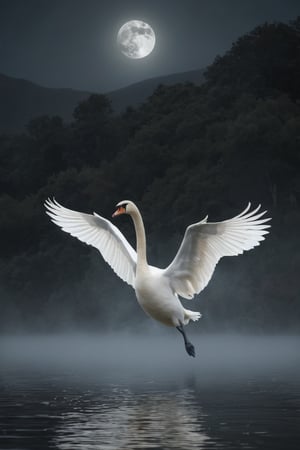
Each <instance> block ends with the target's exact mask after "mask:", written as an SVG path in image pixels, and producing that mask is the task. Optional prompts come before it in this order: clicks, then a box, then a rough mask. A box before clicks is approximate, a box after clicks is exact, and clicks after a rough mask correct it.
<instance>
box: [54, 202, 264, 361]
mask: <svg viewBox="0 0 300 450" xmlns="http://www.w3.org/2000/svg"><path fill="white" fill-rule="evenodd" d="M45 206H46V208H47V214H48V215H49V216H50V217H51V219H52V221H53V222H54V223H55V224H56V225H58V226H60V227H61V228H62V229H63V230H64V231H66V232H68V233H70V234H71V235H72V236H75V237H77V238H78V239H80V240H81V241H83V242H85V243H87V244H89V245H92V246H94V247H96V248H97V249H98V250H99V251H100V253H101V254H102V256H103V258H104V259H105V261H106V262H107V263H108V264H109V265H110V266H111V267H112V269H113V270H114V271H115V272H116V274H117V275H118V276H119V277H120V278H122V279H123V280H124V281H125V282H126V283H128V284H130V285H131V286H132V287H133V288H134V289H135V292H136V297H137V300H138V302H139V304H140V306H141V307H142V308H143V310H144V311H145V312H146V313H147V314H148V315H149V316H151V317H153V319H155V320H158V321H159V322H161V323H163V324H165V325H169V326H173V327H176V328H177V329H178V330H179V331H180V332H181V333H182V334H183V338H184V342H185V346H186V350H187V352H188V353H189V354H190V355H191V356H195V351H194V347H193V345H192V344H191V343H190V342H189V341H188V340H187V337H186V335H185V332H184V329H183V325H187V324H188V323H189V321H190V320H194V321H195V320H198V319H199V318H200V317H201V314H200V313H199V312H196V311H190V310H187V309H185V308H184V307H183V306H182V304H181V302H180V300H179V298H178V295H180V296H181V297H184V298H189V299H191V298H193V296H194V295H195V294H197V293H199V292H201V291H202V290H203V289H204V288H205V286H206V285H207V284H208V282H209V280H210V278H211V277H212V274H213V272H214V269H215V266H216V264H217V262H218V261H219V259H220V258H221V257H222V256H233V255H238V254H241V253H243V252H244V251H245V250H250V249H252V248H253V247H255V246H257V245H259V242H260V241H262V240H264V235H265V234H266V233H268V231H266V228H268V227H269V225H266V224H265V222H267V221H268V220H270V219H261V217H262V216H263V215H264V214H265V212H266V211H264V212H260V213H258V214H257V212H258V210H259V208H260V206H259V207H258V208H256V209H255V210H253V211H251V212H248V211H249V209H250V203H249V205H248V206H247V208H246V209H245V210H244V211H243V212H242V213H241V214H239V215H238V216H236V217H234V218H233V219H229V220H225V221H223V222H216V223H208V222H207V217H206V218H205V219H203V220H202V221H200V222H198V223H196V224H193V225H190V226H189V227H188V228H187V229H186V232H185V235H184V238H183V241H182V244H181V246H180V248H179V250H178V252H177V255H176V256H175V258H174V260H173V261H172V263H171V264H170V265H169V266H168V267H167V268H166V269H159V268H157V267H153V266H150V265H149V264H148V262H147V254H146V237H145V229H144V224H143V220H142V217H141V214H140V212H139V210H138V208H137V207H136V205H135V204H134V203H133V202H131V201H129V200H126V201H122V202H120V203H118V205H117V210H116V212H115V213H114V214H113V217H114V216H117V215H120V214H129V215H130V216H131V217H132V220H133V223H134V227H135V232H136V241H137V251H136V252H135V250H134V249H133V248H132V246H131V245H130V244H129V243H128V241H127V240H126V238H125V237H124V236H123V234H122V233H121V232H120V231H119V229H118V228H117V227H115V226H114V225H113V224H112V223H111V222H110V221H109V220H107V219H104V218H103V217H101V216H99V215H98V214H96V213H94V214H93V215H90V214H84V213H80V212H77V211H72V210H70V209H67V208H64V207H63V206H61V205H60V204H59V203H58V202H56V201H55V200H54V201H51V200H50V199H48V200H47V201H46V203H45Z"/></svg>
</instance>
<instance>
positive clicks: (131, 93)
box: [107, 69, 204, 111]
mask: <svg viewBox="0 0 300 450" xmlns="http://www.w3.org/2000/svg"><path fill="white" fill-rule="evenodd" d="M203 74H204V69H200V70H191V71H189V72H180V73H174V74H171V75H165V76H161V77H155V78H149V79H147V80H144V81H140V82H139V83H134V84H131V85H129V86H126V87H124V88H122V89H117V90H116V91H112V92H109V93H108V94H107V95H108V97H109V98H110V99H111V101H112V105H113V108H114V109H115V111H122V110H124V109H125V108H126V107H127V106H129V105H132V106H136V105H138V104H140V103H142V102H143V101H145V100H146V98H147V97H149V96H150V95H151V94H152V93H153V91H154V90H155V88H156V87H157V86H158V85H160V84H165V85H167V86H169V85H172V84H177V83H185V82H191V83H194V84H202V83H203V81H204V75H203Z"/></svg>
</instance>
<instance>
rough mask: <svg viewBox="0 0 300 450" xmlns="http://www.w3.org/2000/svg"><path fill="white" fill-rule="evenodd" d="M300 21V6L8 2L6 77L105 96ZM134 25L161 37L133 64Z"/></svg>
mask: <svg viewBox="0 0 300 450" xmlns="http://www.w3.org/2000/svg"><path fill="white" fill-rule="evenodd" d="M297 15H300V2H299V0H243V1H241V0H226V1H225V0H210V1H207V0H205V1H203V0H186V1H182V0H160V1H158V0H152V1H149V0H146V1H145V0H138V1H134V0H131V1H129V0H128V1H124V0H121V1H120V0H109V1H107V0H1V3H0V73H3V74H6V75H9V76H13V77H17V78H25V79H27V80H30V81H33V82H35V83H38V84H41V85H44V86H47V87H70V88H74V89H80V90H89V91H96V92H106V91H110V90H114V89H118V88H120V87H123V86H126V85H129V84H132V83H134V82H137V81H141V80H144V79H146V78H151V77H155V76H159V75H167V74H171V73H175V72H182V71H188V70H193V69H200V68H203V67H205V66H206V65H207V64H209V63H211V62H212V61H213V60H214V58H215V56H216V55H217V54H223V53H224V51H226V50H227V49H229V48H230V45H231V43H232V42H233V41H234V40H236V39H237V38H238V37H239V36H241V35H242V34H244V33H245V32H247V31H250V30H251V29H253V28H254V27H255V26H256V25H259V24H261V23H263V22H265V21H274V20H276V21H288V20H293V19H295V18H296V17H297ZM130 19H141V20H143V21H145V22H147V23H149V24H150V25H151V26H152V27H153V29H154V31H155V33H156V39H157V45H156V47H155V49H154V51H153V52H152V54H151V55H150V56H148V57H147V58H145V59H140V60H131V59H129V58H126V57H125V56H124V55H122V54H121V52H120V50H119V48H118V47H117V44H116V35H117V32H118V29H119V28H120V26H121V25H123V23H125V22H126V21H128V20H130Z"/></svg>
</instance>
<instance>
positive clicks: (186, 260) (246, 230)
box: [165, 203, 271, 298]
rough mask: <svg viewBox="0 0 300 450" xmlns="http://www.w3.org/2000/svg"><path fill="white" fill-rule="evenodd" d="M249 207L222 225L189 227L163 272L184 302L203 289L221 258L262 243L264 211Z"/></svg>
mask: <svg viewBox="0 0 300 450" xmlns="http://www.w3.org/2000/svg"><path fill="white" fill-rule="evenodd" d="M250 206H251V204H250V203H249V204H248V206H247V208H246V209H245V210H244V211H243V212H242V213H241V214H239V215H238V216H236V217H234V218H233V219H229V220H224V221H223V222H216V223H207V217H206V218H205V219H203V220H202V221H201V222H198V223H195V224H193V225H190V226H189V227H188V228H187V229H186V232H185V235H184V238H183V241H182V243H181V246H180V248H179V250H178V253H177V255H176V256H175V258H174V260H173V261H172V263H171V264H170V265H169V266H168V267H167V268H166V269H165V275H166V276H168V277H169V279H170V284H171V287H172V289H173V290H174V291H175V292H176V293H177V294H179V295H180V296H182V297H184V298H193V296H194V295H195V294H198V293H199V292H201V291H202V289H204V288H205V286H206V285H207V284H208V282H209V280H210V279H211V277H212V274H213V272H214V270H215V267H216V264H217V262H218V261H219V259H220V258H222V256H234V255H240V254H241V253H243V252H244V251H245V250H250V249H252V248H253V247H255V246H257V245H259V243H260V241H263V240H264V235H265V234H267V233H268V231H266V228H269V227H270V225H265V222H267V221H269V220H271V219H270V218H268V219H261V217H262V216H263V215H264V214H265V213H266V211H263V212H260V213H258V214H257V212H258V210H259V209H260V205H259V206H258V208H256V209H255V210H253V211H251V212H248V211H249V209H250Z"/></svg>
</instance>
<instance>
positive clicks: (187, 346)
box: [185, 342, 196, 358]
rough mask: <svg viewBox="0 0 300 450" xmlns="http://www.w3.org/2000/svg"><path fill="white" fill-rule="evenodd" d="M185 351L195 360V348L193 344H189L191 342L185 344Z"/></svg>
mask: <svg viewBox="0 0 300 450" xmlns="http://www.w3.org/2000/svg"><path fill="white" fill-rule="evenodd" d="M185 349H186V351H187V353H188V354H189V355H190V356H192V357H193V358H195V356H196V352H195V347H194V346H193V344H191V342H187V343H186V344H185Z"/></svg>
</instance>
